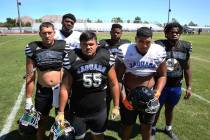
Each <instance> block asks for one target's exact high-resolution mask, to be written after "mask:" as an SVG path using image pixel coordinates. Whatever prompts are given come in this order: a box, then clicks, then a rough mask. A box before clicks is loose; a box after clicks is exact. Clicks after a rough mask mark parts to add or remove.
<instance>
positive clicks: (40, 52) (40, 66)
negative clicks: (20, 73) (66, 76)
mask: <svg viewBox="0 0 210 140" xmlns="http://www.w3.org/2000/svg"><path fill="white" fill-rule="evenodd" d="M39 30H40V31H39V35H40V37H41V39H42V40H41V41H34V42H31V43H29V44H28V45H27V46H26V49H25V54H26V104H25V110H26V111H28V110H31V109H32V108H33V102H32V96H33V90H34V88H35V85H36V94H35V110H36V111H38V112H40V113H41V117H40V121H39V126H38V130H37V140H42V139H43V137H44V134H45V127H46V123H47V122H48V116H49V112H50V110H51V108H52V103H53V96H54V95H58V93H59V85H60V82H61V77H62V69H61V68H62V62H63V58H64V56H65V54H64V51H65V41H63V40H54V35H55V31H54V25H53V24H52V23H50V22H43V23H42V24H41V25H40V27H39ZM36 74H37V76H36ZM36 78H37V79H36ZM36 81H37V83H36V84H35V82H36ZM32 110H33V109H32Z"/></svg>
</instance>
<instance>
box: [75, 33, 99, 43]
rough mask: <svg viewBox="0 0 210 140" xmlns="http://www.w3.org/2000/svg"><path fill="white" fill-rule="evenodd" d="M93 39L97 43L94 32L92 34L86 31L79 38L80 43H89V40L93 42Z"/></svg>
mask: <svg viewBox="0 0 210 140" xmlns="http://www.w3.org/2000/svg"><path fill="white" fill-rule="evenodd" d="M92 39H95V40H96V42H97V37H96V34H95V33H94V32H91V31H85V32H83V33H82V34H81V35H80V37H79V41H80V42H81V41H89V40H92Z"/></svg>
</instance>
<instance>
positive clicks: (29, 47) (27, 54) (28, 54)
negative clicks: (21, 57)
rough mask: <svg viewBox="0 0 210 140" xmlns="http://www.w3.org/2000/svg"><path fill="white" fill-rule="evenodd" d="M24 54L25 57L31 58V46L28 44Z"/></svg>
mask: <svg viewBox="0 0 210 140" xmlns="http://www.w3.org/2000/svg"><path fill="white" fill-rule="evenodd" d="M25 55H26V57H28V58H30V59H33V48H32V47H31V45H30V44H27V45H26V47H25Z"/></svg>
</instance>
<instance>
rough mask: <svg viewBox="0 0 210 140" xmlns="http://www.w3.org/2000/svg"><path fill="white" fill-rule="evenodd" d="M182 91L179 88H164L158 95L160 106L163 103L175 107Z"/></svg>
mask: <svg viewBox="0 0 210 140" xmlns="http://www.w3.org/2000/svg"><path fill="white" fill-rule="evenodd" d="M181 94H182V89H181V87H180V86H179V87H165V88H164V89H163V91H162V93H161V95H160V98H159V102H160V105H161V106H162V105H163V104H165V103H168V104H170V105H172V106H175V105H176V104H177V103H178V102H179V99H180V97H181Z"/></svg>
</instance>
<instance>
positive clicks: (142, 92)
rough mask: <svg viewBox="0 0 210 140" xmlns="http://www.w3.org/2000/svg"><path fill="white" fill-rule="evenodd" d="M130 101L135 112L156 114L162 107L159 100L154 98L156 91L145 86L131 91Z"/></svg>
mask: <svg viewBox="0 0 210 140" xmlns="http://www.w3.org/2000/svg"><path fill="white" fill-rule="evenodd" d="M128 100H130V101H131V103H132V105H133V107H134V109H135V110H137V111H141V112H144V113H149V114H155V113H157V111H158V109H159V107H160V104H159V101H158V99H157V98H156V97H155V96H154V91H153V90H152V89H150V88H148V87H145V86H140V87H136V88H134V89H131V91H130V94H129V96H128Z"/></svg>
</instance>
